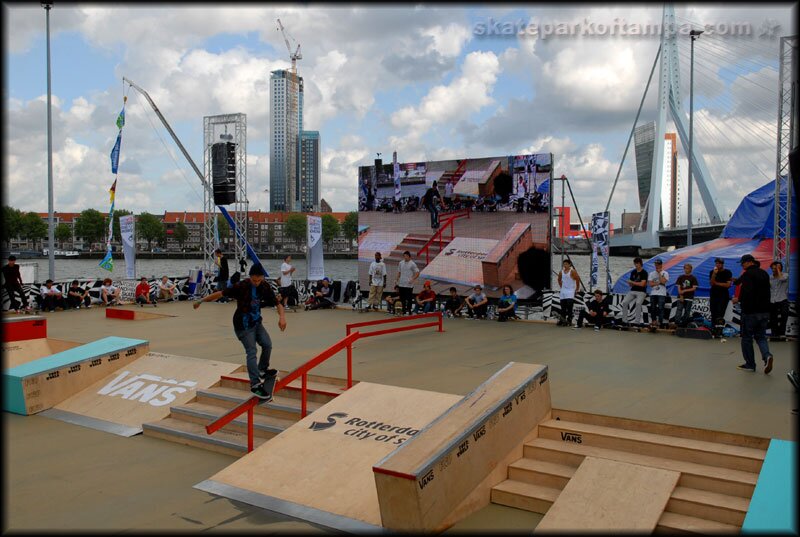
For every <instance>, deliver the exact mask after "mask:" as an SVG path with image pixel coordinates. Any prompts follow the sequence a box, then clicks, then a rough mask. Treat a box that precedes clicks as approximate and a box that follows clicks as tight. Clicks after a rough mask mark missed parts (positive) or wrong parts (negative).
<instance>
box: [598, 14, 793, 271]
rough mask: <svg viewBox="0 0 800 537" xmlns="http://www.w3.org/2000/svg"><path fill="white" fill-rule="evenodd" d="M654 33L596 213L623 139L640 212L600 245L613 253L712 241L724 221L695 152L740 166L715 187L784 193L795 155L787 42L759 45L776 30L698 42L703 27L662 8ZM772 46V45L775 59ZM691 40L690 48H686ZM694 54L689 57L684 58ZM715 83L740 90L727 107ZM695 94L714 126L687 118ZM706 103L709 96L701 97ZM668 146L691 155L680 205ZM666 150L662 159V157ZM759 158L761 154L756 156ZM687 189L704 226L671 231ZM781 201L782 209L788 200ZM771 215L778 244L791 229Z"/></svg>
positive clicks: (783, 214)
mask: <svg viewBox="0 0 800 537" xmlns="http://www.w3.org/2000/svg"><path fill="white" fill-rule="evenodd" d="M661 27H662V29H664V30H665V31H662V33H661V42H660V46H659V48H658V51H657V52H656V56H655V59H654V62H653V66H652V69H651V71H650V77H649V79H648V81H647V85H646V87H645V90H644V94H643V96H642V100H641V103H640V105H639V109H638V111H637V113H636V118H635V119H634V122H633V126H632V127H631V131H630V136H629V138H628V144H627V146H626V148H625V152H624V153H623V156H622V160H621V162H620V165H619V169H618V171H617V175H616V178H615V180H614V184H613V186H612V188H611V193H610V195H609V198H608V204H607V205H606V210H608V207H609V206H610V204H611V200H612V198H613V195H614V190H615V189H616V186H617V182H618V180H619V178H620V173H621V172H622V170H623V165H624V164H625V158H626V156H627V155H628V154H629V149H630V146H631V142H632V141H633V142H634V145H635V152H636V155H635V166H636V175H637V178H638V183H639V201H640V212H639V213H638V215H637V214H636V213H634V214H633V215H631V216H633V219H634V220H633V221H628V222H627V223H625V225H623V226H622V229H620V228H617V230H616V231H615V233H614V235H613V237H612V239H611V245H610V246H611V248H613V249H615V250H617V251H619V252H621V251H625V250H632V251H633V250H636V249H639V248H641V249H650V248H659V247H665V246H671V245H677V246H683V245H686V244H687V242H688V243H689V244H691V241H692V239H691V237H693V238H694V242H704V241H706V240H711V239H715V238H717V237H719V235H720V233H721V231H722V229H723V227H724V226H725V220H726V219H727V217H728V216H729V215H727V214H722V212H721V210H720V207H719V205H718V203H719V196H718V189H717V187H718V186H719V185H718V184H715V181H714V177H713V176H712V174H711V173H710V171H709V167H708V165H707V162H706V158H707V157H706V155H704V154H703V150H702V148H704V147H705V148H713V154H712V152H711V150H709V154H708V158H709V159H717V161H716V162H715V163H719V159H726V158H729V157H730V156H731V155H732V154H735V155H736V156H737V157H739V158H740V162H744V163H745V164H744V165H742V166H740V169H738V170H737V172H736V173H737V176H736V177H730V176H728V177H726V178H725V179H731V180H738V179H739V178H747V179H752V178H754V177H755V178H758V179H759V180H761V179H763V181H760V182H761V183H762V184H763V183H768V182H770V181H773V180H775V179H776V178H777V179H778V180H777V181H776V192H777V191H778V189H781V188H783V189H786V188H789V189H790V188H791V178H790V177H789V164H788V162H789V152H790V150H791V149H793V148H796V147H797V125H796V122H795V121H793V118H795V117H796V101H797V97H796V95H797V81H796V80H793V77H792V67H793V64H794V66H795V67H794V69H795V72H796V69H797V67H796V65H797V57H798V56H797V47H798V43H797V36H784V37H780V36H775V35H766V37H771V38H772V39H773V40H772V41H767V40H766V39H763V37H764V36H765V34H766V33H774V31H775V28H776V25H773V26H769V25H768V24H765V26H764V27H762V28H757V29H755V32H754V33H753V35H748V36H744V37H738V38H737V37H731V36H724V35H720V34H714V33H711V32H708V33H705V35H702V39H699V37H700V35H701V34H703V33H704V32H703V31H702V29H703V28H704V27H705V25H704V24H703V23H700V22H697V21H692V20H689V19H685V18H683V17H678V16H676V15H675V11H674V8H673V7H672V5H671V4H667V5H665V7H664V12H663V18H662V26H661ZM679 27H685V28H696V29H697V30H692V31H691V33H688V32H686V33H684V32H677V31H671V32H668V31H666V29H667V28H672V29H675V28H679ZM775 39H778V40H779V42H780V51H779V53H778V56H777V58H776V50H775V45H774V43H775V41H774V40H775ZM695 40H697V43H694V41H695ZM701 44H702V47H701V46H700V45H701ZM694 48H696V49H697V50H693V49H694ZM776 60H777V62H776ZM656 69H657V70H658V76H657V77H656V82H655V83H657V85H658V88H657V89H658V100H657V107H656V114H655V118H654V121H651V122H649V123H644V120H645V119H646V118H641V115H642V109H643V107H644V103H645V99H646V97H647V93H648V91H649V90H654V89H655V88H652V89H651V84H652V83H653V82H654V80H653V79H654V75H655V71H656ZM776 71H777V75H778V76H777V78H778V79H779V83H778V85H777V86H776V85H775V81H774V78H775V72H776ZM720 82H722V83H723V84H725V86H727V88H730V89H733V86H734V83H735V85H736V86H738V88H737V89H739V90H741V91H738V92H737V95H736V96H737V101H736V102H734V100H733V97H732V95H731V92H729V91H725V90H724V89H723V91H720V89H721V88H720ZM698 90H699V91H700V92H701V93H702V94H703V95H704V96H706V97H705V100H706V102H707V103H712V104H713V106H715V107H716V106H719V107H722V108H724V109H727V110H728V111H727V112H726V113H724V114H722V115H721V116H720V117H721V119H717V120H714V119H713V118H710V117H709V114H707V113H704V114H692V113H691V108H692V107H693V106H692V105H693V104H694V103H693V102H692V101H693V95H692V92H696V91H698ZM709 95H711V96H713V97H707V96H709ZM687 101H688V102H687ZM706 106H711V105H706ZM739 107H742V108H745V109H746V110H747V111H748V112H749V113H751V114H755V115H756V116H757V117H763V118H769V117H771V118H772V119H771V120H769V121H767V120H758V121H753V120H752V119H745V118H743V117H742V114H741V113H740V108H739ZM776 115H777V117H776ZM693 116H694V117H693ZM775 118H776V119H777V122H775ZM640 119H642V122H641V123H640ZM668 119H670V120H671V121H672V125H673V126H674V130H675V131H676V133H675V134H669V133H668V128H669V126H668ZM665 136H666V140H668V142H667V143H665ZM677 140H680V146H681V148H682V149H683V154H684V155H687V156H688V155H691V161H690V162H689V167H690V177H689V183H688V184H689V187H688V188H686V192H685V193H684V197H686V198H688V199H686V200H680V201H679V200H676V185H675V181H676V179H675V177H676V175H677V173H676V170H675V168H676V167H677V159H676V158H675V155H676V154H677V149H678V148H677V145H678V142H677ZM669 141H671V143H669ZM742 148H747V149H744V150H743V149H742ZM670 149H671V151H670ZM668 151H669V152H670V153H671V154H667V152H668ZM772 151H775V153H773V154H775V160H772V159H769V161H767V160H766V159H764V158H763V154H764V153H765V152H766V153H771V152H772ZM759 154H761V155H762V156H761V157H759ZM687 160H688V159H687ZM720 168H724V166H715V167H714V169H715V170H719V169H720ZM628 169H630V166H629V168H628ZM670 179H671V181H672V183H673V184H672V185H671V204H670V205H671V206H670V207H669V211H668V214H664V215H663V216H662V188H663V186H664V182H665V181H669V180H670ZM692 183H694V184H695V185H696V187H697V192H699V194H700V198H701V200H702V205H703V207H704V209H705V215H704V216H705V218H704V219H703V220H704V222H703V223H698V222H697V215H695V216H694V217H691V216H690V217H689V218H686V216H684V217H683V219H684V222H686V221H687V220H689V219H693V220H694V222H692V221H689V222H688V226H687V224H686V223H683V224H677V225H676V206H677V205H683V206H684V207H686V208H688V207H690V206H691V203H692V202H691V193H692V192H691V191H692V187H691V185H692ZM668 184H669V183H668ZM789 192H790V191H789ZM776 199H778V196H776ZM788 200H789V202H788V203H791V195H790V196H788ZM780 205H781V204H776V206H780ZM784 205H785V204H784ZM665 209H667V208H665ZM776 213H780V214H776V219H775V228H776V229H775V236H776V238H781V237H783V238H785V237H787V234H788V232H789V231H788V230H789V229H791V227H790V222H789V218H790V215H791V207H790V206H789V207H783V206H780V207H779V208H778V209H777V210H776ZM684 214H685V213H684ZM689 215H691V212H690V211H689ZM629 220H630V219H629ZM665 224H666V225H665ZM692 224H694V225H692ZM775 242H776V249H780V248H784V246H783V244H782V243H781V241H780V240H776V241H775ZM778 243H781V245H779V244H778ZM781 254H785V252H778V251H776V258H777V259H782V258H783V257H784V255H781Z"/></svg>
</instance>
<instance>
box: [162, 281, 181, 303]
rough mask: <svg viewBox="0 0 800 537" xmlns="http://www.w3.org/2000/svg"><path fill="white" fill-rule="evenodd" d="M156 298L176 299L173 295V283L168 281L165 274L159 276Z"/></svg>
mask: <svg viewBox="0 0 800 537" xmlns="http://www.w3.org/2000/svg"><path fill="white" fill-rule="evenodd" d="M158 298H159V299H160V300H178V298H177V297H176V296H175V284H174V283H172V282H170V281H169V278H167V277H166V276H162V277H161V281H160V282H158Z"/></svg>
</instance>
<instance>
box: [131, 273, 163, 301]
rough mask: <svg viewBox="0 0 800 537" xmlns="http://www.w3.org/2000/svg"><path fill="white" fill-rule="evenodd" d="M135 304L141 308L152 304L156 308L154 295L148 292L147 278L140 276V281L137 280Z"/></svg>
mask: <svg viewBox="0 0 800 537" xmlns="http://www.w3.org/2000/svg"><path fill="white" fill-rule="evenodd" d="M136 303H137V304H139V306H142V307H143V306H144V305H145V304H152V305H153V306H156V307H158V303H157V302H156V296H155V293H153V292H151V291H150V284H149V283H147V278H145V277H144V276H142V279H141V280H139V285H137V286H136Z"/></svg>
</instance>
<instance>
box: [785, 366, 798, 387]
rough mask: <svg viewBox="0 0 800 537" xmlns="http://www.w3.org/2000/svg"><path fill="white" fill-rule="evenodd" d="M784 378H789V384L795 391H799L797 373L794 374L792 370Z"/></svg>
mask: <svg viewBox="0 0 800 537" xmlns="http://www.w3.org/2000/svg"><path fill="white" fill-rule="evenodd" d="M786 376H787V377H788V378H789V382H791V383H792V386H794V389H795V390H800V378H798V376H797V373H795V372H794V369H792V370H791V371H789V372H788V373H786Z"/></svg>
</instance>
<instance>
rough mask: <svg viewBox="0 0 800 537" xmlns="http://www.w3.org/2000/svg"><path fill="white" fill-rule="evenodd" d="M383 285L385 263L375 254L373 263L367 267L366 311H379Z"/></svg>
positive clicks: (379, 255)
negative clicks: (367, 296) (367, 291)
mask: <svg viewBox="0 0 800 537" xmlns="http://www.w3.org/2000/svg"><path fill="white" fill-rule="evenodd" d="M385 285H386V263H384V262H383V259H382V258H381V253H380V252H375V261H373V262H372V263H370V265H369V298H368V299H367V309H369V308H372V309H374V310H377V309H380V307H381V300H382V298H383V288H384V286H385Z"/></svg>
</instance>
